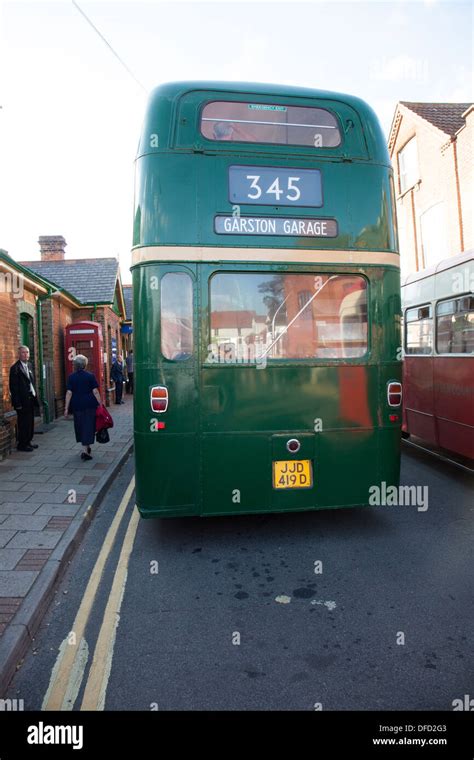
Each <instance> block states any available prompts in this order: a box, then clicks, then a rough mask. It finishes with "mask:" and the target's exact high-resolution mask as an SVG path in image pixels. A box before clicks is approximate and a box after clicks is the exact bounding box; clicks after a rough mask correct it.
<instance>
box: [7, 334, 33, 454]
mask: <svg viewBox="0 0 474 760" xmlns="http://www.w3.org/2000/svg"><path fill="white" fill-rule="evenodd" d="M29 358H30V349H29V348H28V347H27V346H20V348H19V349H18V361H17V362H15V364H13V365H12V366H11V367H10V395H11V399H12V404H13V407H14V409H15V410H16V414H17V419H18V431H17V432H18V445H17V449H18V451H33V449H37V448H38V446H37V445H36V444H35V443H32V440H33V435H34V429H35V428H34V418H35V406H38V394H37V392H36V388H35V378H34V375H33V371H32V369H31V365H30V364H29V362H28V360H29Z"/></svg>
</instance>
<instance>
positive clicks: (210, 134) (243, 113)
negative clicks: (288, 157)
mask: <svg viewBox="0 0 474 760" xmlns="http://www.w3.org/2000/svg"><path fill="white" fill-rule="evenodd" d="M201 133H202V134H203V136H204V137H206V138H207V139H208V140H216V141H219V142H221V141H228V142H251V143H270V144H276V145H307V146H310V147H313V148H337V146H338V145H340V144H341V134H340V131H339V126H338V122H337V119H336V117H335V116H334V115H333V114H332V113H330V112H329V111H326V110H325V109H323V108H307V107H303V106H283V105H269V104H267V103H236V102H230V101H214V102H212V103H207V105H205V106H204V109H203V111H202V115H201Z"/></svg>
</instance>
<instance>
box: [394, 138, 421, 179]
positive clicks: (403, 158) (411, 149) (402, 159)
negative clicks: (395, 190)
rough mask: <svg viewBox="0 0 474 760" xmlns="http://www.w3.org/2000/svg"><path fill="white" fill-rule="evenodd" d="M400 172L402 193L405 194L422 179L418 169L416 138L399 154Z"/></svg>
mask: <svg viewBox="0 0 474 760" xmlns="http://www.w3.org/2000/svg"><path fill="white" fill-rule="evenodd" d="M398 171H399V174H400V192H401V193H404V192H406V190H409V189H410V187H413V185H415V184H416V183H417V182H418V180H419V179H420V170H419V168H418V148H417V145H416V137H412V138H411V140H409V141H408V142H407V144H406V145H405V147H404V148H402V149H401V151H399V153H398Z"/></svg>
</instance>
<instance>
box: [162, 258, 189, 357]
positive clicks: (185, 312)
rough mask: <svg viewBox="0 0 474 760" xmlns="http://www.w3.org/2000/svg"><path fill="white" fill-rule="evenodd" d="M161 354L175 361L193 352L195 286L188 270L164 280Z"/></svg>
mask: <svg viewBox="0 0 474 760" xmlns="http://www.w3.org/2000/svg"><path fill="white" fill-rule="evenodd" d="M161 353H162V354H163V356H164V357H165V359H171V360H172V361H183V360H184V359H189V358H190V357H191V356H192V354H193V285H192V281H191V277H190V276H189V275H188V274H186V273H185V272H169V273H168V274H165V275H164V276H163V277H162V279H161Z"/></svg>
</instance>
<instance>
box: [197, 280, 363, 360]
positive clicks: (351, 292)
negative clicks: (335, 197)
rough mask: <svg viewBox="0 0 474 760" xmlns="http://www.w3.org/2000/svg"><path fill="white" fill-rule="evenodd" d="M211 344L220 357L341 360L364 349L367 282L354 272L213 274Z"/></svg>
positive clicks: (211, 286)
mask: <svg viewBox="0 0 474 760" xmlns="http://www.w3.org/2000/svg"><path fill="white" fill-rule="evenodd" d="M210 343H211V347H212V351H213V355H214V356H217V358H218V359H219V360H225V359H227V360H229V361H231V360H232V358H234V359H235V360H236V361H238V360H242V361H245V360H248V361H251V360H252V359H255V360H256V359H258V358H259V357H265V358H267V359H270V360H271V359H343V358H355V357H360V356H363V355H364V354H365V353H366V352H367V281H366V280H365V279H364V278H363V277H360V276H357V275H317V274H316V275H315V274H283V273H273V272H267V273H246V274H242V273H237V274H236V273H233V272H232V273H231V272H226V273H222V274H216V275H214V276H213V277H212V279H211V282H210Z"/></svg>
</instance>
